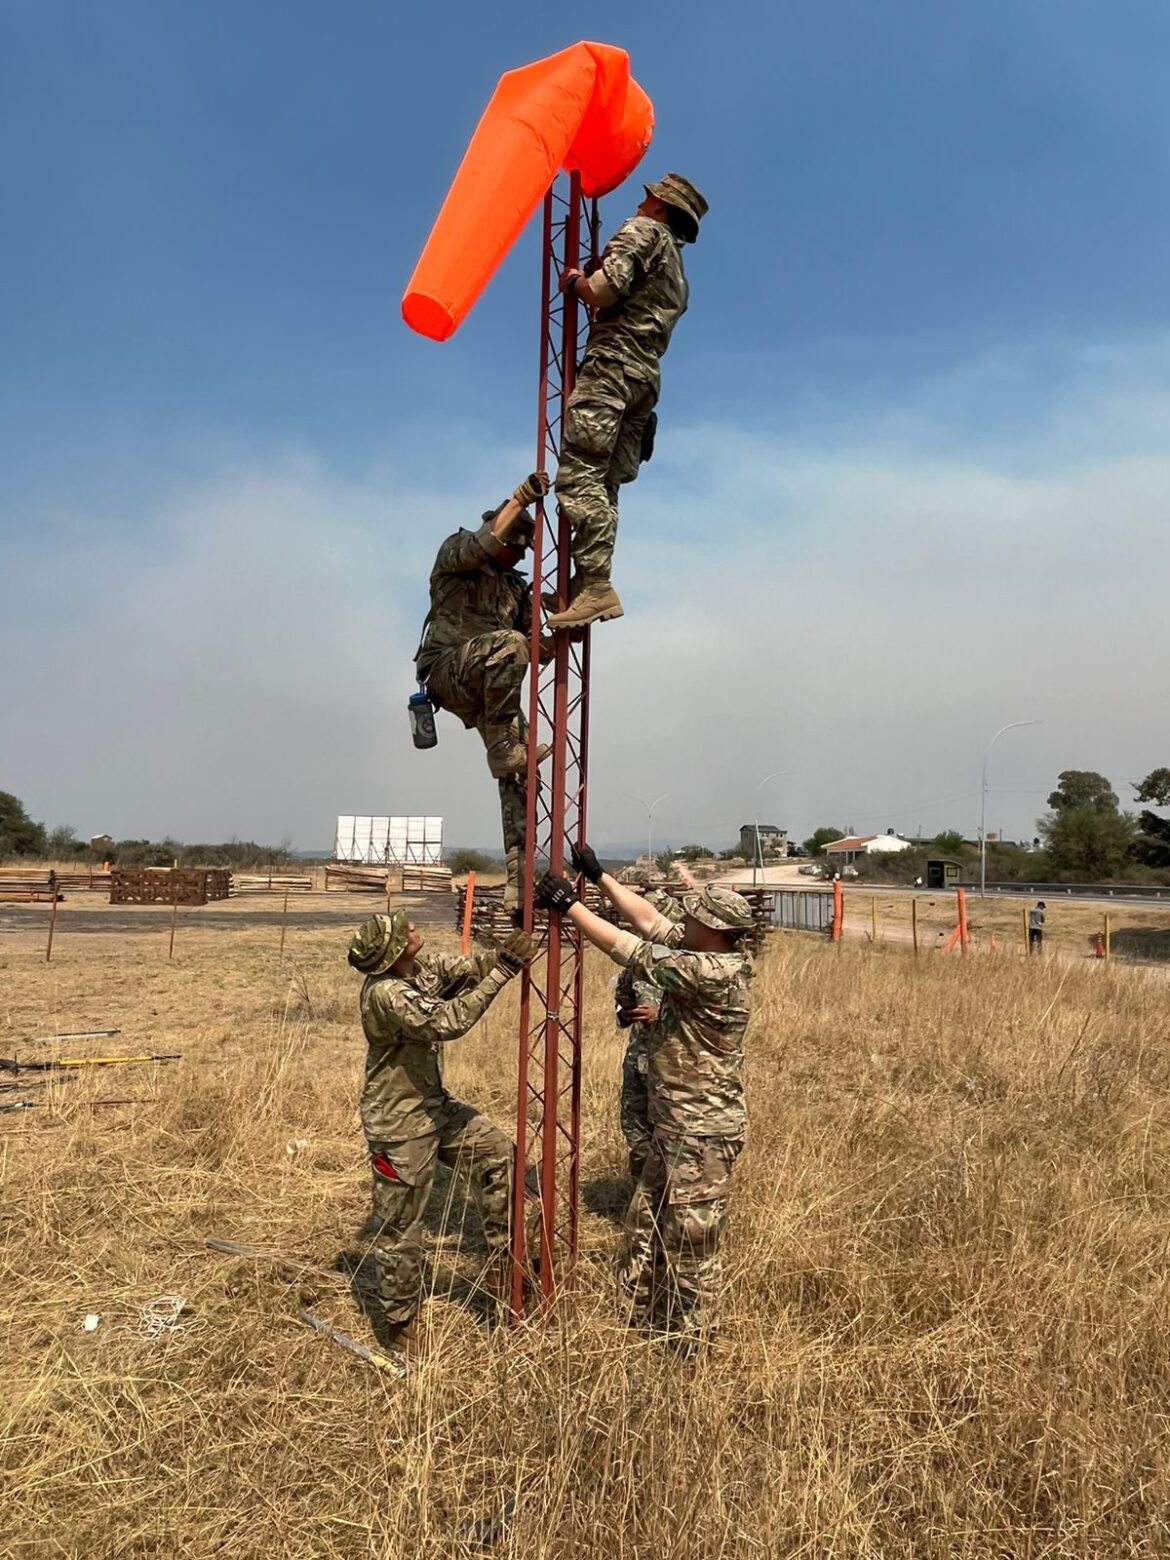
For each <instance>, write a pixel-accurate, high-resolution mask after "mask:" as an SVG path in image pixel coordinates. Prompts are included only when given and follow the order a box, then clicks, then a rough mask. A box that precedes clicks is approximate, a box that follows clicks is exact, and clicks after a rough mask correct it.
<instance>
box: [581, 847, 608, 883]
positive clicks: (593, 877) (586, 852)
mask: <svg viewBox="0 0 1170 1560" xmlns="http://www.w3.org/2000/svg"><path fill="white" fill-rule="evenodd" d="M573 866H574V867H575V868H576V870H577V871H578V872H580V873H582V874H584V876H585V877H587V878H588V879H589V881H590V882H591V883H600V882H601V874H602V872H603V871H604V870H605V869H604V867H603V866H602V865H601V862H600V861H598V859H597V855H596V852H595V851H594V849H593V846H592V845H574V846H573Z"/></svg>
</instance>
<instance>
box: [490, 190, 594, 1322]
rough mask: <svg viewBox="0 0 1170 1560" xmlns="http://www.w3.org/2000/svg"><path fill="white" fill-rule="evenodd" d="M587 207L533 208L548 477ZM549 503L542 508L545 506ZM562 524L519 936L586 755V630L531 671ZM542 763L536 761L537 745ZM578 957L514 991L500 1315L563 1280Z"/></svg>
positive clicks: (538, 548)
mask: <svg viewBox="0 0 1170 1560" xmlns="http://www.w3.org/2000/svg"><path fill="white" fill-rule="evenodd" d="M583 216H584V203H583V201H582V197H581V184H580V178H579V176H578V175H577V174H573V175H572V176H571V177H562V178H560V179H558V180H557V182H556V184H554V185H553V187H552V188H551V189H550V190H549V192H548V194H547V195H546V196H545V201H544V223H543V230H542V244H541V294H540V307H541V319H540V389H539V394H538V398H537V436H536V451H537V460H536V464H537V467H538V468H543V469H545V470H547V471H554V470H555V469H556V466H557V463H558V459H559V455H560V446H561V430H562V428H563V426H564V416H565V407H566V406H567V404H568V400H569V396H570V395H571V394H572V390H573V379H574V375H575V373H576V367H577V341H578V330H579V326H580V306H579V305H578V303H577V302H576V300H575V299H573V298H566V297H563V296H562V295H561V292H560V289H559V286H558V283H559V280H560V275H561V272H562V271H564V270H567V269H569V268H571V267H574V266H577V265H578V264H579V263H580V255H581V249H582V233H581V228H582V221H583ZM584 220H585V221H586V222H587V228H588V231H587V235H586V244H587V248H588V251H589V253H590V254H591V255H593V256H594V257H596V253H597V233H598V226H597V221H598V218H597V202H596V201H593V202H591V203H590V206H589V211H588V215H587V217H584ZM551 507H552V506H551V505H550V506H549V508H550V510H551ZM571 570H572V558H571V556H570V552H569V524H568V521H567V520H566V518H565V516H564V514H562V513H561V512H560V511H559V509H558V511H557V512H556V515H555V517H554V516H553V515H552V514H551V513H549V512H546V509H545V506H544V505H543V504H540V503H538V504H537V506H536V540H535V546H534V548H533V566H532V584H533V613H532V618H533V623H532V644H531V648H532V658H531V663H530V664H531V672H530V675H529V716H528V720H529V747H528V833H527V842H526V848H525V852H524V927H525V930H526V931H530V932H531V931H533V930H534V918H533V906H532V890H533V886H534V884H535V883H536V882H537V881H538V879H539V877H540V876H541V874H542V873H543V871H544V869H545V865H546V864H547V865H548V866H549V867H550V868H551V869H552V870H553V871H554V872H558V871H560V870H561V869H562V868H563V867H564V865H565V863H566V862H567V861H568V860H569V854H570V846H571V845H573V844H581V843H583V842H584V839H585V818H586V801H587V797H588V784H587V781H588V756H589V631H588V629H586V630H584V632H579V633H576V634H572V635H570V634H568V633H563V632H562V633H558V634H556V635H554V636H553V637H554V641H555V647H556V648H555V654H554V656H553V658H552V660H550V661H549V662H548V664H547V665H545V666H541V664H540V654H539V650H540V635H541V620H542V617H543V613H542V611H541V608H540V596H541V593H542V592H552V593H553V594H555V596H556V600H557V606H558V609H563V608H564V607H565V606H566V605H567V604H568V599H569V576H570V573H571ZM542 742H547V743H548V744H549V746H550V747H551V748H552V754H551V756H550V757H549V758H548V759H547V760H546V761H545V763H544V764H542V765H541V767H540V774H539V778H538V775H537V769H536V764H535V751H536V748H537V746H538V745H539V744H540V743H542ZM583 977H584V949H583V947H582V942H581V937H580V935H579V933H578V932H577V930H576V929H575V928H574V927H573V925H572V923H571V922H569V921H567V920H563V919H562V918H561V916H559V915H557V914H555V913H550V915H549V916H548V937H547V945H546V949H545V954H544V957H542V958H539V959H538V960H537V961H536V962H535V963H534V964H533V965H532V966H531V967H530V968H529V969H527V970H525V972H524V974H523V976H522V978H521V985H520V1046H519V1051H520V1066H519V1079H518V1091H517V1111H516V1174H515V1178H514V1184H513V1207H512V1232H513V1233H512V1291H511V1310H512V1314H513V1316H518V1315H519V1314H520V1312H521V1311H522V1309H523V1286H524V1271H525V1269H526V1267H528V1266H529V1264H530V1261H531V1259H534V1258H535V1259H537V1260H536V1268H537V1276H536V1282H537V1286H538V1289H539V1295H540V1301H541V1303H542V1304H544V1305H547V1304H548V1303H549V1302H550V1301H551V1300H552V1298H553V1295H554V1293H555V1291H556V1289H557V1288H558V1286H559V1285H561V1284H563V1283H564V1282H565V1281H566V1280H567V1279H568V1278H569V1277H570V1275H571V1274H572V1271H573V1266H574V1263H575V1260H576V1255H577V1211H578V1199H579V1192H580V1151H579V1145H580V1123H581V1025H582V985H583ZM528 1166H532V1167H533V1168H534V1169H535V1171H536V1175H537V1181H538V1186H539V1195H540V1202H539V1208H537V1206H536V1205H535V1204H534V1203H533V1202H532V1201H531V1200H527V1199H526V1195H525V1171H526V1168H527V1167H528Z"/></svg>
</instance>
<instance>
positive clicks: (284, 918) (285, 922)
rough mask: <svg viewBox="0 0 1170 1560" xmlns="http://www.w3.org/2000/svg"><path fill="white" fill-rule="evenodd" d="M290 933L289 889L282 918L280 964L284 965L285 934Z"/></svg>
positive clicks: (285, 897) (286, 891)
mask: <svg viewBox="0 0 1170 1560" xmlns="http://www.w3.org/2000/svg"><path fill="white" fill-rule="evenodd" d="M287 931H288V889H287V888H286V889H285V891H284V910H283V912H282V914H281V917H280V963H281V964H283V963H284V934H285V933H286V932H287Z"/></svg>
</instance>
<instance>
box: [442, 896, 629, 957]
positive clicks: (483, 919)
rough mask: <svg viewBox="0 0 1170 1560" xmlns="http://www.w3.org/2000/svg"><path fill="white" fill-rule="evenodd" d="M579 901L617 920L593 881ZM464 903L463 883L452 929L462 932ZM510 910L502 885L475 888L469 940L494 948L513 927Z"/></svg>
mask: <svg viewBox="0 0 1170 1560" xmlns="http://www.w3.org/2000/svg"><path fill="white" fill-rule="evenodd" d="M581 898H582V901H583V902H584V903H585V905H586V906H587V907H588V908H589V909H590V910H593V911H595V912H596V913H597V914H598V915H603V916H605V917H606V919H607V920H610V921H616V919H617V916H616V915H615V913H614V910H613V907H612V906H611V905H610V903H609V901H608V900H606V899H604V898H603V897H602V894H601V891H600V889H597V888H594V886H593V884H592V883H586V884H585V892H584V893H583V894H582V896H581ZM466 905H467V888H466V885H464V887H463V888H462V889H461V890H460V891H459V893H458V894H456V896H455V930H456V931H457V932H459V933H460V934H462V932H463V917H464V914H465V910H466ZM545 919H546V918H545V913H544V911H543V910H538V911H537V912H536V928H535V932H536V936H537V937H539V936H540V934H541V931H542V929H543V926H544V922H545ZM515 929H516V928H515V926H514V924H513V921H512V915H511V912H510V911H508V910H505V909H504V889H503V885H502V884H501V885H499V886H498V887H495V888H477V889H476V890H475V899H474V901H473V902H472V906H471V936H472V940H473V941H474V942H477V943H482V944H483V945H484V946H485V947H487V948H494V947H495V946H496V945H497V943H499V942H501V941H502V940H503V939H504V938H505V937H507V936H508V934H509V932H513V931H515Z"/></svg>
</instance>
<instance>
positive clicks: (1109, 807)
mask: <svg viewBox="0 0 1170 1560" xmlns="http://www.w3.org/2000/svg"><path fill="white" fill-rule="evenodd" d="M1048 805H1049V807H1051V808H1052V810H1053V812H1058V813H1059V812H1063V811H1064V810H1065V809H1066V808H1069V807H1096V808H1100V809H1102V810H1104V811H1112V812H1116V811H1117V808H1118V801H1117V792H1116V791H1115V790H1114V789H1113V787H1112V786H1111V785H1110V784H1109V782H1108V780H1106V778H1105V776H1104V775H1099V774H1098V773H1097V771H1096V770H1095V769H1062V770H1061V772H1060V774H1059V775H1058V776H1057V778H1056V790H1055V791H1052V792H1050V793H1049V796H1048Z"/></svg>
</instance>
